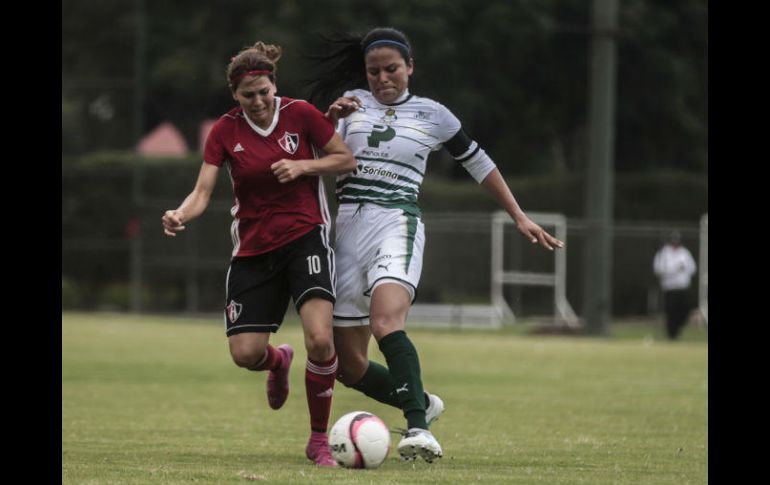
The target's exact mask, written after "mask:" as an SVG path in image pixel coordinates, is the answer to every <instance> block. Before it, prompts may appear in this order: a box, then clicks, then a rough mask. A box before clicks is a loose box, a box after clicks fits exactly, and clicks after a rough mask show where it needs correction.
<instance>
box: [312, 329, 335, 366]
mask: <svg viewBox="0 0 770 485" xmlns="http://www.w3.org/2000/svg"><path fill="white" fill-rule="evenodd" d="M305 348H306V349H307V354H308V355H309V356H310V358H312V359H313V360H328V359H331V358H332V356H333V355H334V338H333V337H332V335H331V333H328V332H319V333H314V334H309V335H306V336H305Z"/></svg>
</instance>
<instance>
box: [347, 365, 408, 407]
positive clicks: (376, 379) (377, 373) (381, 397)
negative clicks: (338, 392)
mask: <svg viewBox="0 0 770 485" xmlns="http://www.w3.org/2000/svg"><path fill="white" fill-rule="evenodd" d="M348 387H352V388H353V389H355V390H357V391H360V392H363V393H364V394H366V395H367V396H369V397H371V398H372V399H374V400H376V401H379V402H381V403H383V404H387V405H389V406H393V407H396V408H400V407H401V404H400V403H399V402H398V398H397V397H396V392H395V390H396V386H395V383H394V382H393V378H392V377H390V372H389V371H388V368H387V367H385V366H383V365H380V364H378V363H377V362H372V361H371V360H370V361H369V367H367V368H366V372H365V373H364V376H363V377H362V378H361V379H360V380H359V381H358V382H356V383H355V384H353V385H352V386H348Z"/></svg>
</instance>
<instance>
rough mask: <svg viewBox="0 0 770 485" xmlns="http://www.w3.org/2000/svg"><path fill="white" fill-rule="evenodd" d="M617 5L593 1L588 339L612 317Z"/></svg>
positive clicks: (586, 264) (586, 293) (604, 332)
mask: <svg viewBox="0 0 770 485" xmlns="http://www.w3.org/2000/svg"><path fill="white" fill-rule="evenodd" d="M617 16H618V3H617V0H594V1H593V21H592V22H593V28H592V34H591V74H590V87H589V90H590V92H589V98H590V101H589V102H590V108H589V109H590V111H589V125H590V129H589V140H588V147H589V148H588V173H587V183H586V221H587V226H588V232H587V234H586V239H585V241H586V242H585V259H584V268H583V278H584V285H583V291H584V293H583V302H584V305H583V306H584V308H583V313H584V316H585V322H586V331H587V333H588V334H589V335H607V334H608V325H609V321H610V317H611V313H612V292H611V288H612V258H613V250H612V231H613V227H612V217H613V215H612V205H613V193H612V190H613V189H612V188H613V182H614V180H613V179H614V174H613V148H614V135H615V133H614V124H615V120H614V113H615V77H616V68H615V63H616V62H615V61H616V46H615V33H616V29H617Z"/></svg>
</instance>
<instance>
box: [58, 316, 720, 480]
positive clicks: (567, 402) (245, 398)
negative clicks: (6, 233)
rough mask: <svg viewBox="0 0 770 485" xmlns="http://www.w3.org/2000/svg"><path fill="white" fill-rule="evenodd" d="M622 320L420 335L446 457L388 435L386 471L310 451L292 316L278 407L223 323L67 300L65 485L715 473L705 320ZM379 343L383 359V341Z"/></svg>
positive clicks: (285, 335)
mask: <svg viewBox="0 0 770 485" xmlns="http://www.w3.org/2000/svg"><path fill="white" fill-rule="evenodd" d="M616 327H617V328H616ZM611 330H612V334H613V336H612V337H611V338H605V339H598V338H586V337H560V336H532V335H526V334H524V333H523V332H521V331H520V330H518V329H517V330H513V331H512V330H503V331H472V332H471V331H448V330H447V331H428V330H416V329H414V330H409V335H410V336H411V338H412V340H413V341H414V342H415V345H416V346H417V348H418V349H419V351H420V359H421V364H422V371H423V379H424V382H425V384H426V387H427V388H428V389H429V390H430V391H431V392H435V393H437V394H439V395H440V396H441V397H442V398H443V399H444V401H445V403H446V406H447V410H446V413H445V414H444V415H443V416H442V419H440V420H439V421H438V422H437V423H436V424H435V425H434V426H433V432H434V434H435V435H436V437H437V439H438V440H439V441H440V442H441V445H442V447H443V449H444V458H443V459H441V460H437V461H436V462H434V463H433V464H431V465H428V464H426V463H424V462H421V461H420V462H401V461H400V460H399V458H398V453H397V452H396V451H395V446H394V445H393V446H392V448H391V454H390V456H389V457H388V459H387V461H386V462H385V463H384V464H383V465H382V467H380V468H378V469H376V470H345V469H333V470H329V469H317V468H315V467H314V466H313V465H312V464H311V463H310V462H309V461H308V460H307V459H306V458H305V456H304V447H305V442H306V439H307V434H308V418H307V410H306V402H305V396H304V392H305V391H304V377H303V376H304V365H303V363H304V356H305V353H304V349H303V347H302V333H301V329H300V327H299V326H298V325H297V324H296V322H287V323H286V324H285V325H284V328H282V329H281V330H280V331H279V332H278V334H277V335H275V336H274V337H273V343H276V344H277V343H281V342H289V343H291V344H292V345H294V347H295V349H297V355H296V357H297V358H295V362H294V364H293V366H292V370H291V386H292V388H291V392H290V395H289V400H288V401H287V403H286V405H285V406H284V408H283V409H281V410H280V411H273V410H271V409H270V408H269V407H268V405H267V399H266V397H265V391H264V385H265V384H264V383H265V378H266V374H264V373H259V374H256V373H253V372H248V371H245V370H243V369H239V368H237V367H236V366H235V365H234V364H233V363H232V361H231V360H230V357H229V354H228V351H227V341H226V338H225V336H224V333H223V328H222V322H221V319H218V318H211V319H205V320H200V319H197V320H196V319H185V318H170V317H133V316H127V315H116V314H83V313H63V314H62V483H65V484H107V483H109V484H114V483H136V484H145V483H164V484H166V483H191V482H195V483H248V482H252V481H256V482H266V483H291V484H294V483H299V484H315V483H319V482H329V483H367V484H369V483H372V484H380V483H393V484H395V483H398V484H410V483H447V484H461V483H462V484H470V483H520V484H572V483H584V484H605V483H607V484H610V483H611V484H621V483H628V484H677V485H684V484H704V483H707V482H708V464H707V460H708V368H707V367H708V339H707V331H706V330H702V329H697V328H688V329H687V330H686V334H685V336H684V339H683V341H681V342H675V343H669V342H666V341H662V340H660V338H656V335H659V334H660V333H659V332H656V331H653V330H650V328H649V327H646V328H642V327H640V326H638V325H637V326H634V325H629V326H627V327H622V326H613V327H612V329H611ZM370 356H371V357H373V358H374V359H375V360H379V361H383V359H382V356H381V354H380V353H379V351H378V350H377V349H376V347H375V346H372V348H371V351H370ZM354 410H366V411H370V412H373V413H375V414H377V415H379V416H380V417H381V418H382V419H383V420H384V421H385V422H386V423H387V424H388V425H389V426H390V427H403V426H404V420H403V417H402V416H401V413H400V411H399V410H396V409H394V408H390V407H387V406H385V405H382V404H379V403H377V402H375V401H372V400H370V399H368V398H366V397H365V396H363V395H362V394H359V393H358V392H356V391H353V390H351V389H347V388H345V387H344V386H342V385H339V384H338V385H337V387H336V389H335V397H334V403H333V408H332V420H334V419H336V418H337V417H339V416H341V415H342V414H345V413H347V412H350V411H354ZM393 438H394V443H395V441H396V440H397V439H398V437H397V436H395V435H394V436H393Z"/></svg>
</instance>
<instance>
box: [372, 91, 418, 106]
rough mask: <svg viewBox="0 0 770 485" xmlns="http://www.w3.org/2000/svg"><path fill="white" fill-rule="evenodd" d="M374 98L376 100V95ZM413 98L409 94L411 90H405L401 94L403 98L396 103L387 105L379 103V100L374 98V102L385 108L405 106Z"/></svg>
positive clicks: (399, 98) (400, 97)
mask: <svg viewBox="0 0 770 485" xmlns="http://www.w3.org/2000/svg"><path fill="white" fill-rule="evenodd" d="M372 97H373V98H374V95H372ZM411 97H412V95H411V94H410V93H409V89H404V92H403V93H401V96H399V97H398V99H397V100H396V102H395V103H388V104H385V103H380V102H379V101H377V98H374V100H375V101H377V102H378V103H380V104H381V105H383V106H398V105H400V104H404V103H406V102H407V101H409V99H410V98H411Z"/></svg>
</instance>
